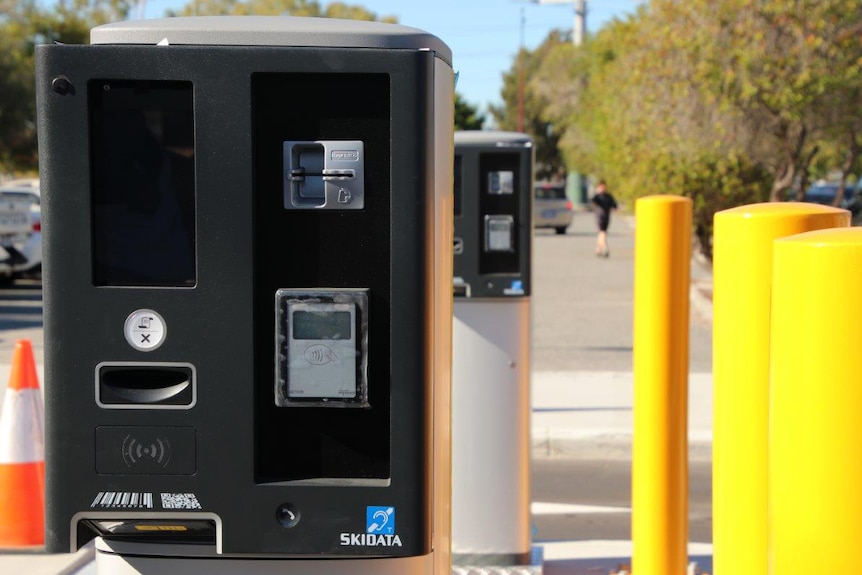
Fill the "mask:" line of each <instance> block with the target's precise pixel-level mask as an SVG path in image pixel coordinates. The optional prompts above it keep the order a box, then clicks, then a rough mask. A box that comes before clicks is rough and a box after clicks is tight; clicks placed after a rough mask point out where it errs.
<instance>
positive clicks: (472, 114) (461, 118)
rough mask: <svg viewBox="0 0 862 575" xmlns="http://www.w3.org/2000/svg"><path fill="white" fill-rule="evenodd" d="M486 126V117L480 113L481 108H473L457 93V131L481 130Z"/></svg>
mask: <svg viewBox="0 0 862 575" xmlns="http://www.w3.org/2000/svg"><path fill="white" fill-rule="evenodd" d="M484 125H485V115H484V114H480V113H479V108H477V107H476V106H473V105H472V104H470V103H469V102H467V101H466V100H464V98H463V97H462V96H461V94H459V93H457V92H455V129H456V130H481V129H482V126H484Z"/></svg>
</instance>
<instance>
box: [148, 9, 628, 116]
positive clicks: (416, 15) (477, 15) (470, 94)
mask: <svg viewBox="0 0 862 575" xmlns="http://www.w3.org/2000/svg"><path fill="white" fill-rule="evenodd" d="M188 1H189V0H147V3H146V8H145V12H144V17H146V18H160V17H162V16H164V14H165V11H166V10H179V9H180V8H181V7H183V6H185V5H186V4H187V3H188ZM343 1H344V2H345V3H347V4H357V5H360V6H363V7H364V8H366V9H368V10H370V11H372V12H374V13H376V14H377V15H378V16H396V17H397V18H398V22H399V24H404V25H406V26H412V27H414V28H421V29H422V30H425V31H426V32H430V33H432V34H434V35H435V36H437V37H438V38H440V39H441V40H443V41H444V42H446V44H448V45H449V47H450V48H451V49H452V53H453V60H454V62H453V65H454V68H455V70H456V71H457V72H458V73H459V78H458V85H457V87H456V90H457V91H458V93H459V94H461V96H462V97H463V98H464V99H465V100H467V102H469V103H470V104H472V105H474V106H477V107H479V108H480V110H482V111H485V110H486V109H487V105H488V104H489V103H491V104H499V103H500V102H501V98H500V90H501V88H502V85H503V80H502V75H503V73H504V72H506V71H508V70H509V68H511V66H512V62H513V59H514V57H515V55H516V54H517V52H518V48H519V47H520V44H521V37H522V33H523V43H524V47H525V48H527V49H534V48H536V47H537V46H539V45H540V44H541V43H542V41H543V40H544V39H545V38H546V37H547V35H548V32H550V31H551V30H554V29H561V30H566V31H567V32H570V31H571V29H572V25H573V23H574V14H575V11H574V2H573V1H572V2H568V3H565V4H542V5H539V4H536V3H531V2H530V1H529V0H435V1H421V0H343ZM320 3H321V5H324V6H325V5H326V4H328V3H329V2H328V1H327V0H321V2H320ZM641 3H642V0H587V31H588V33H594V32H596V31H598V30H600V29H601V28H602V27H603V26H604V25H605V24H606V23H607V22H608V21H609V20H611V19H613V18H624V17H625V16H626V15H627V14H631V13H633V12H634V11H635V9H636V8H637V6H638V5H639V4H641ZM522 14H523V20H524V21H523V27H522V22H521V17H522Z"/></svg>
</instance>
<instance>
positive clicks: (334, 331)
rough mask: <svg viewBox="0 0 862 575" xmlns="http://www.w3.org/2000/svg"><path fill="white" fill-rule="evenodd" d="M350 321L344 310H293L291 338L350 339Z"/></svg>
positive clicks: (347, 313) (348, 314)
mask: <svg viewBox="0 0 862 575" xmlns="http://www.w3.org/2000/svg"><path fill="white" fill-rule="evenodd" d="M351 323H352V322H351V316H350V313H349V312H346V311H295V312H293V330H292V334H293V339H350V332H351V329H350V328H351Z"/></svg>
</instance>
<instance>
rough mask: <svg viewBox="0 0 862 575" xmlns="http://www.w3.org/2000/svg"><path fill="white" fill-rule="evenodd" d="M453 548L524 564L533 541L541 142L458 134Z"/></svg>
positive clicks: (485, 559) (467, 556)
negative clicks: (536, 185)
mask: <svg viewBox="0 0 862 575" xmlns="http://www.w3.org/2000/svg"><path fill="white" fill-rule="evenodd" d="M454 178H455V180H454V190H455V239H454V246H455V253H454V259H455V264H454V266H455V267H454V270H455V272H454V273H455V276H454V292H455V306H454V308H455V318H454V325H453V349H452V358H453V359H452V466H453V469H452V502H453V515H452V551H453V560H454V561H455V563H456V564H457V565H498V566H500V565H504V566H505V565H524V564H527V563H529V562H530V561H531V544H530V531H529V527H530V485H529V470H530V466H529V460H530V293H531V290H532V278H531V262H532V253H531V245H532V243H531V242H532V229H533V226H532V203H533V198H532V182H533V142H532V139H531V138H530V137H529V136H527V135H526V134H520V133H513V132H495V131H472V132H469V131H465V132H456V133H455V176H454Z"/></svg>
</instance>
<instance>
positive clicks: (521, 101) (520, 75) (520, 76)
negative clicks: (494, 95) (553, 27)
mask: <svg viewBox="0 0 862 575" xmlns="http://www.w3.org/2000/svg"><path fill="white" fill-rule="evenodd" d="M526 22H527V17H526V16H524V8H523V7H521V46H520V48H519V49H518V131H519V132H521V133H523V132H524V25H525V24H526Z"/></svg>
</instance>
